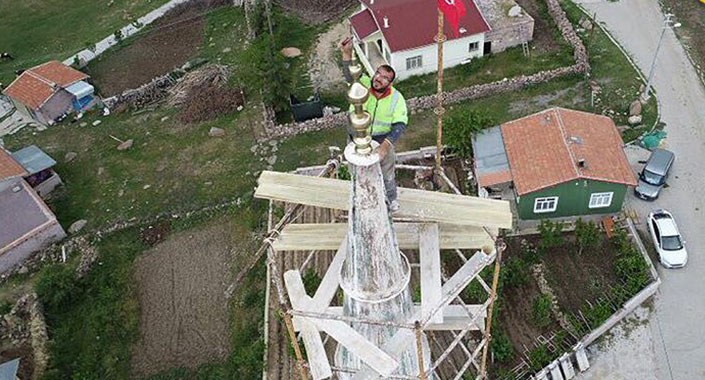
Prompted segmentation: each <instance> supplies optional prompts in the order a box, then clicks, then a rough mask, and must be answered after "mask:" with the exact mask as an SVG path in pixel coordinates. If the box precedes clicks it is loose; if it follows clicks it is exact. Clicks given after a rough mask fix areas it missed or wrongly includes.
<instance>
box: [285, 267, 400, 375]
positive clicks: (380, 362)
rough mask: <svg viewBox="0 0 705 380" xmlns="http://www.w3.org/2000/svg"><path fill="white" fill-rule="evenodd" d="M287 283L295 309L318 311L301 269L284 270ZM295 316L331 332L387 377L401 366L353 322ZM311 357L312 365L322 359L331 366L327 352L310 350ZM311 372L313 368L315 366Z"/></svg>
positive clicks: (299, 320) (332, 335)
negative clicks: (355, 327)
mask: <svg viewBox="0 0 705 380" xmlns="http://www.w3.org/2000/svg"><path fill="white" fill-rule="evenodd" d="M284 283H285V285H286V290H287V293H288V294H289V298H290V300H291V304H292V306H293V307H294V310H300V311H307V312H316V311H315V309H314V307H315V304H314V300H313V299H312V298H311V297H309V296H307V295H306V290H305V288H304V283H303V280H302V279H301V273H300V272H299V271H298V270H290V271H287V272H286V273H284ZM294 319H297V320H298V321H297V324H298V325H299V326H302V327H304V328H308V327H307V326H308V324H313V325H314V326H315V329H317V330H318V331H323V332H325V333H326V334H328V335H329V336H330V337H332V338H333V339H335V340H336V341H337V342H338V343H339V344H342V345H343V346H344V347H345V348H347V349H348V351H350V352H351V353H352V354H353V355H355V356H357V357H358V358H359V359H360V360H362V361H363V362H364V363H365V364H367V365H368V366H369V367H370V368H372V369H373V370H374V371H375V372H377V373H379V374H381V375H382V376H384V377H389V376H390V375H391V374H392V373H393V372H394V371H395V370H396V369H397V367H398V366H399V363H398V362H397V361H396V360H394V359H393V358H392V357H391V356H389V355H388V354H387V353H385V352H384V351H382V350H381V349H380V348H379V347H377V346H375V345H374V344H373V343H372V342H370V341H369V340H367V338H365V337H364V336H362V335H361V334H360V333H359V332H357V331H355V330H354V329H353V328H352V327H350V325H348V324H346V323H344V322H342V321H335V320H323V319H317V318H308V317H299V316H294ZM318 331H317V333H318ZM318 341H320V342H321V346H322V345H323V341H322V340H321V339H320V335H319V336H318ZM304 344H306V340H304ZM317 345H318V342H316V343H315V344H312V345H311V346H312V347H316V346H317ZM308 348H309V345H306V350H307V351H306V352H307V354H308ZM324 355H325V352H324ZM308 358H309V365H310V366H311V367H313V366H314V364H315V365H320V363H319V362H320V361H324V362H325V366H326V367H327V368H330V365H329V363H328V357H327V356H325V357H322V356H321V355H320V354H317V355H316V356H312V355H310V354H309V355H308ZM311 372H313V370H312V371H311Z"/></svg>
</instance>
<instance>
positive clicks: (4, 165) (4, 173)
mask: <svg viewBox="0 0 705 380" xmlns="http://www.w3.org/2000/svg"><path fill="white" fill-rule="evenodd" d="M27 174H28V173H27V171H26V170H24V168H23V167H22V165H20V164H19V163H18V162H17V161H15V159H14V158H12V156H11V155H10V152H8V151H6V150H5V149H3V148H0V181H2V180H5V179H9V178H14V177H22V176H25V175H27Z"/></svg>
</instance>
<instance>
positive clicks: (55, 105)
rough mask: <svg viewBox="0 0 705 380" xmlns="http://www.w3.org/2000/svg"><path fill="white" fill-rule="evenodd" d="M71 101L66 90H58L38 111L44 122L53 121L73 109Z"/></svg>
mask: <svg viewBox="0 0 705 380" xmlns="http://www.w3.org/2000/svg"><path fill="white" fill-rule="evenodd" d="M72 100H73V95H71V94H69V93H68V92H67V91H66V90H63V89H61V90H59V91H57V92H56V93H54V95H52V97H51V98H49V100H47V102H46V103H44V105H42V107H41V108H40V109H39V113H41V114H42V115H43V116H44V118H45V119H46V121H45V122H48V121H49V120H54V119H56V118H57V117H59V116H61V115H62V114H64V113H66V112H69V111H71V110H72V109H73V105H72V104H71V101H72Z"/></svg>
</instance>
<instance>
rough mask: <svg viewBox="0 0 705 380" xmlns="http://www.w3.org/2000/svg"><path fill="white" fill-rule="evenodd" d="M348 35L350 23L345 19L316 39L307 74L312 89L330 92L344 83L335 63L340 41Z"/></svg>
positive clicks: (337, 63) (341, 73)
mask: <svg viewBox="0 0 705 380" xmlns="http://www.w3.org/2000/svg"><path fill="white" fill-rule="evenodd" d="M348 35H350V22H349V21H348V20H347V19H346V20H345V21H343V22H341V23H339V24H336V25H334V26H333V27H331V28H330V29H329V30H328V31H327V32H325V33H323V34H321V36H320V37H318V41H316V50H315V52H314V54H313V56H312V57H311V61H310V63H309V67H310V69H309V72H308V74H309V76H310V77H311V83H312V84H313V87H314V88H318V89H320V90H332V89H335V88H336V87H338V86H341V85H343V83H345V80H344V79H343V72H342V71H341V70H340V66H339V62H338V61H337V60H338V59H339V58H338V57H339V55H338V54H336V52H337V51H338V44H339V43H340V41H342V40H343V38H345V37H346V36H348Z"/></svg>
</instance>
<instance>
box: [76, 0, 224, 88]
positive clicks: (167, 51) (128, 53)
mask: <svg viewBox="0 0 705 380" xmlns="http://www.w3.org/2000/svg"><path fill="white" fill-rule="evenodd" d="M229 4H231V3H230V1H228V0H204V1H191V2H188V3H184V4H181V5H179V6H176V7H175V8H174V9H172V10H170V11H169V12H167V13H166V14H165V15H164V16H162V17H161V18H160V19H159V20H157V21H155V22H154V24H152V25H150V26H148V27H147V28H146V29H145V30H147V31H146V32H145V33H146V34H145V35H144V36H140V35H137V36H136V37H134V41H131V42H130V43H129V45H127V46H124V47H121V48H118V49H115V51H113V52H108V53H106V54H103V55H102V56H100V57H99V58H98V59H96V60H95V61H93V62H91V63H90V64H89V65H88V67H87V68H86V71H87V72H88V74H89V75H91V77H92V79H93V82H94V83H95V85H96V86H97V87H98V89H99V91H100V93H101V95H103V96H106V97H107V96H113V95H117V94H120V93H122V92H123V91H125V90H128V89H132V88H137V87H139V86H141V85H143V84H145V83H148V82H149V81H151V80H152V79H153V78H156V77H158V76H161V75H164V74H166V73H168V72H169V71H171V70H173V69H174V68H176V67H180V66H182V65H183V64H184V63H186V62H187V61H188V60H190V59H192V58H193V57H195V56H196V54H197V53H198V49H199V48H200V46H201V44H202V43H203V29H204V27H205V24H206V22H205V18H204V15H205V14H206V13H207V12H208V11H210V10H212V9H215V8H218V7H221V6H224V5H229Z"/></svg>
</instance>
